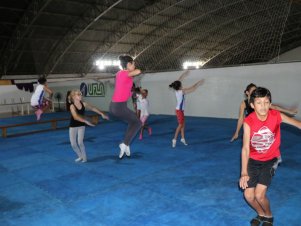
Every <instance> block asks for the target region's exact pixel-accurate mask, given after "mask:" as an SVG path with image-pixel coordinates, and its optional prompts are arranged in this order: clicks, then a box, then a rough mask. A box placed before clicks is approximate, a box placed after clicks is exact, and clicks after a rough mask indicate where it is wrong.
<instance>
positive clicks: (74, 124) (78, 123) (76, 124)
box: [69, 102, 86, 127]
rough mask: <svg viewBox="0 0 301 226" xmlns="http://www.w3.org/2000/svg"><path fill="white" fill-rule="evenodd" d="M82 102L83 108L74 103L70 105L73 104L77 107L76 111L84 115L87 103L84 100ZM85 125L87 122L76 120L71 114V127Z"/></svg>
mask: <svg viewBox="0 0 301 226" xmlns="http://www.w3.org/2000/svg"><path fill="white" fill-rule="evenodd" d="M80 103H81V105H82V108H81V109H77V107H76V106H75V104H73V103H72V104H71V105H70V107H71V106H72V105H73V106H74V107H75V111H76V113H77V114H78V115H80V116H82V117H83V116H84V115H85V105H84V104H83V102H80ZM85 125H86V123H84V122H80V121H77V120H75V119H74V118H73V116H72V114H71V118H70V124H69V127H80V126H85Z"/></svg>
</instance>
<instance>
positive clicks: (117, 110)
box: [110, 102, 141, 145]
mask: <svg viewBox="0 0 301 226" xmlns="http://www.w3.org/2000/svg"><path fill="white" fill-rule="evenodd" d="M110 113H111V114H112V115H114V116H116V117H117V118H119V119H121V120H123V121H125V122H127V123H128V128H127V130H126V133H125V135H124V140H123V143H124V144H125V145H129V144H130V143H131V142H132V140H133V139H134V137H135V136H136V134H137V132H138V131H139V130H140V128H141V122H140V120H139V119H138V117H137V115H136V114H135V113H134V112H133V111H131V110H130V109H129V108H128V107H127V102H111V104H110Z"/></svg>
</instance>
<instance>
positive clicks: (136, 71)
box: [129, 69, 141, 77]
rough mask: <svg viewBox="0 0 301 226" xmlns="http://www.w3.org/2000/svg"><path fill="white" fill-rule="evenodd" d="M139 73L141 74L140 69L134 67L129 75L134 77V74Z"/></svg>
mask: <svg viewBox="0 0 301 226" xmlns="http://www.w3.org/2000/svg"><path fill="white" fill-rule="evenodd" d="M140 74H141V70H140V69H135V70H133V71H130V72H129V76H130V77H135V76H137V75H140Z"/></svg>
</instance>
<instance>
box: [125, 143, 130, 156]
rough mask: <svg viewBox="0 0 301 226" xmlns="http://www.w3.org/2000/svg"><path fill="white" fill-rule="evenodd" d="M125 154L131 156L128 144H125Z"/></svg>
mask: <svg viewBox="0 0 301 226" xmlns="http://www.w3.org/2000/svg"><path fill="white" fill-rule="evenodd" d="M125 154H126V156H127V157H130V156H131V149H130V145H126V149H125Z"/></svg>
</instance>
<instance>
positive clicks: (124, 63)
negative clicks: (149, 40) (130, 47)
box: [119, 55, 134, 69]
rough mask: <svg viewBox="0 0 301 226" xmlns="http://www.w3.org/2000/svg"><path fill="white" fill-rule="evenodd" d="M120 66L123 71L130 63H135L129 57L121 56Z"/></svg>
mask: <svg viewBox="0 0 301 226" xmlns="http://www.w3.org/2000/svg"><path fill="white" fill-rule="evenodd" d="M119 60H120V64H121V67H122V68H123V69H126V66H127V64H128V63H133V61H134V59H133V58H132V57H131V56H128V55H122V56H119Z"/></svg>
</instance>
